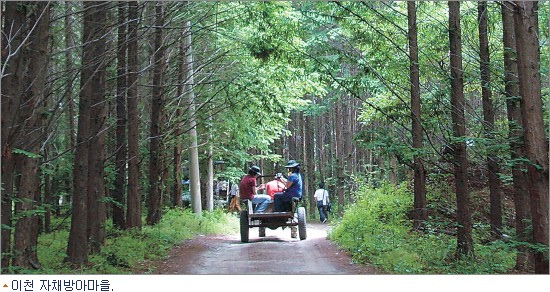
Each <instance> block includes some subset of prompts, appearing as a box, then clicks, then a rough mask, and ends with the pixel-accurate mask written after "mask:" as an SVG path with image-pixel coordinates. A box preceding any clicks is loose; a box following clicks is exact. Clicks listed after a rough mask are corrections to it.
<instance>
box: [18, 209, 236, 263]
mask: <svg viewBox="0 0 550 292" xmlns="http://www.w3.org/2000/svg"><path fill="white" fill-rule="evenodd" d="M69 226H70V224H69ZM237 231H238V218H236V217H235V216H234V215H230V214H226V213H224V212H223V211H221V210H215V211H214V212H205V213H203V215H202V216H197V215H195V214H193V213H191V211H189V210H179V209H166V210H165V213H164V215H163V217H162V219H161V220H160V222H159V223H158V224H156V225H154V226H147V225H144V226H143V228H142V230H138V229H132V230H118V229H114V228H113V226H112V224H111V223H108V224H107V226H106V234H107V238H106V242H105V245H104V246H103V247H102V249H101V252H99V253H98V254H94V255H90V256H89V265H88V266H87V267H84V268H82V269H80V270H75V269H73V268H71V267H70V266H69V265H67V264H65V263H64V262H63V261H64V259H65V258H66V256H67V255H66V250H67V242H68V238H69V232H68V230H67V229H62V230H59V231H55V232H52V233H49V234H42V235H41V236H40V237H39V240H38V258H39V261H40V264H41V265H42V269H41V270H35V271H26V270H25V271H18V272H21V273H40V274H75V273H84V274H95V273H101V274H128V273H133V272H136V271H137V270H138V266H139V265H140V264H145V263H146V262H147V261H148V260H155V259H159V258H162V257H164V256H166V254H167V253H168V251H169V250H170V249H171V248H172V247H173V246H174V245H177V244H179V243H180V242H181V241H182V240H185V239H190V238H192V237H194V236H196V235H197V234H212V233H234V232H237ZM152 268H153V267H149V269H152ZM143 269H144V268H139V271H140V272H141V271H143ZM145 269H147V267H145Z"/></svg>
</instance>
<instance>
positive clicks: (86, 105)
mask: <svg viewBox="0 0 550 292" xmlns="http://www.w3.org/2000/svg"><path fill="white" fill-rule="evenodd" d="M103 5H105V3H104V2H103V3H102V2H84V24H83V27H84V31H83V34H82V37H83V41H82V43H83V44H84V45H83V49H82V54H83V55H82V71H81V80H80V88H81V89H80V101H79V113H78V132H77V146H76V152H75V161H74V171H73V180H74V187H73V190H74V193H73V201H72V205H73V210H72V217H71V218H72V219H71V231H70V233H69V243H68V245H67V256H68V258H67V260H68V261H69V262H70V263H72V264H74V265H83V264H86V263H87V261H88V236H90V235H91V234H88V233H91V229H90V227H88V224H89V223H92V222H89V220H90V218H89V217H88V214H89V211H90V210H89V207H90V206H89V205H90V203H91V202H93V201H90V199H92V198H93V197H94V195H95V194H90V191H93V190H94V189H93V188H88V180H89V173H90V171H91V168H92V167H94V166H93V165H90V164H89V163H90V159H89V152H91V151H90V147H91V135H93V133H94V132H92V128H91V123H92V122H93V121H92V119H91V114H92V105H93V102H94V97H95V95H96V94H97V93H96V90H98V89H99V86H100V85H101V75H100V74H99V72H100V71H101V69H100V66H101V62H98V55H97V50H98V48H97V46H98V44H97V40H98V39H99V38H101V37H102V36H103V35H101V34H100V33H101V31H102V28H101V27H102V26H101V24H100V25H97V23H96V21H97V20H100V21H101V20H102V19H103V21H104V17H105V16H104V15H105V14H104V11H102V10H103V7H102V6H103ZM97 109H98V108H97V107H96V112H97ZM94 150H95V149H94ZM96 212H97V210H95V211H92V212H91V214H97V213H96Z"/></svg>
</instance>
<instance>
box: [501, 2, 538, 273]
mask: <svg viewBox="0 0 550 292" xmlns="http://www.w3.org/2000/svg"><path fill="white" fill-rule="evenodd" d="M501 7H502V24H503V30H502V31H503V42H504V69H505V76H504V79H505V86H504V91H505V94H506V109H507V116H508V138H509V141H510V142H509V144H510V150H511V159H512V160H515V161H519V160H520V158H522V157H525V152H524V151H523V126H522V125H523V123H522V120H521V108H520V96H519V80H518V67H517V63H516V37H515V33H514V31H515V30H514V15H513V9H514V8H513V7H512V5H511V4H510V3H509V2H503V3H502V6H501ZM524 170H526V165H525V164H524V163H520V162H517V163H516V164H514V165H513V166H512V178H513V185H514V208H515V212H516V214H515V223H516V237H517V241H519V242H532V241H533V240H532V233H531V232H528V231H527V227H528V224H527V221H531V216H530V211H529V210H530V206H529V194H528V190H527V188H528V187H527V175H526V172H524ZM517 249H518V253H517V257H516V269H518V270H519V271H523V272H527V271H528V270H529V267H530V266H531V265H532V263H531V255H530V252H529V249H527V248H526V247H525V246H523V245H518V247H517Z"/></svg>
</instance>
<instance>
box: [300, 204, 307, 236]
mask: <svg viewBox="0 0 550 292" xmlns="http://www.w3.org/2000/svg"><path fill="white" fill-rule="evenodd" d="M298 235H299V236H300V240H304V239H306V238H307V234H306V208H304V207H300V208H298Z"/></svg>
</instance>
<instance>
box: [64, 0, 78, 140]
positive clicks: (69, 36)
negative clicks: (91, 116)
mask: <svg viewBox="0 0 550 292" xmlns="http://www.w3.org/2000/svg"><path fill="white" fill-rule="evenodd" d="M72 5H74V4H73V3H71V2H70V1H65V17H64V19H63V20H64V24H65V27H64V29H65V70H66V71H67V72H71V71H72V66H73V57H72V50H71V49H70V48H72V47H74V40H73V31H72V24H71V14H72V8H71V6H72ZM73 80H74V79H73V77H72V74H69V76H68V78H67V89H66V90H65V97H64V98H63V99H64V100H66V101H67V104H68V106H67V108H68V121H69V129H68V130H69V132H68V134H69V143H70V144H69V145H70V147H71V148H73V147H74V146H75V144H76V141H75V133H74V132H75V131H74V128H75V127H74V115H75V113H74V99H73Z"/></svg>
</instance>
